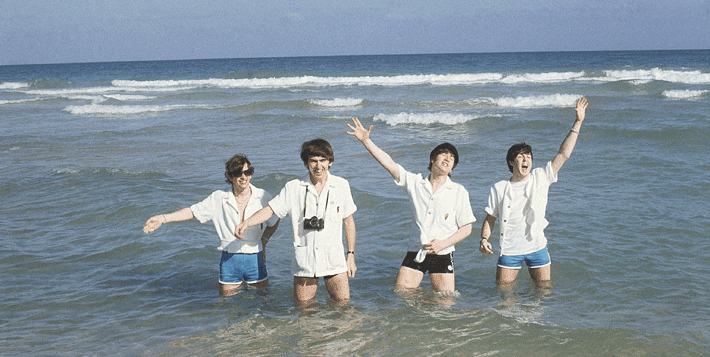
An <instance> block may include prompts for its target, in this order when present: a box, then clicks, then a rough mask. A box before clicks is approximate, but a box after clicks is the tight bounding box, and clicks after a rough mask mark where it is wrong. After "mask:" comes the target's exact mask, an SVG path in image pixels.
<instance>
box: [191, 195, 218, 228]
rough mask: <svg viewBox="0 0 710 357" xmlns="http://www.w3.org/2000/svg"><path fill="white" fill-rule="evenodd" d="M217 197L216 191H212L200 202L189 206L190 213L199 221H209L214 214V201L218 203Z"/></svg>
mask: <svg viewBox="0 0 710 357" xmlns="http://www.w3.org/2000/svg"><path fill="white" fill-rule="evenodd" d="M219 199H220V198H219V197H218V192H216V191H215V192H213V193H212V194H211V195H209V196H208V197H207V198H205V199H204V200H202V201H201V202H198V203H195V204H194V205H192V206H190V210H191V211H192V215H193V216H195V218H197V220H198V221H200V223H205V222H208V221H211V220H212V218H213V216H214V207H215V202H217V203H219Z"/></svg>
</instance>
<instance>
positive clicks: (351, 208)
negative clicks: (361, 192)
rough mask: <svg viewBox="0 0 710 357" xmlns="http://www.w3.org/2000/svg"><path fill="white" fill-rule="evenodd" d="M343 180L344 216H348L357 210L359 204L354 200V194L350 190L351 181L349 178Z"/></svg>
mask: <svg viewBox="0 0 710 357" xmlns="http://www.w3.org/2000/svg"><path fill="white" fill-rule="evenodd" d="M343 181H344V184H343V188H342V190H343V192H342V194H343V218H348V217H350V216H351V215H352V214H353V213H355V211H357V206H356V205H355V201H354V200H353V194H352V192H351V191H350V183H349V182H348V181H347V180H343Z"/></svg>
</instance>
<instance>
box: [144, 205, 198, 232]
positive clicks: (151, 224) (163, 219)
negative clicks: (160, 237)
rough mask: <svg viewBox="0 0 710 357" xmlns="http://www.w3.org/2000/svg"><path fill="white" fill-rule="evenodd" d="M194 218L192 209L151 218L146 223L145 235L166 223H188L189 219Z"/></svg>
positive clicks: (186, 208)
mask: <svg viewBox="0 0 710 357" xmlns="http://www.w3.org/2000/svg"><path fill="white" fill-rule="evenodd" d="M194 217H195V216H193V215H192V210H191V209H190V207H185V208H183V209H181V210H179V211H175V212H173V213H168V214H159V215H157V216H153V217H150V218H149V219H148V221H147V222H145V225H144V226H143V233H150V232H154V231H155V230H156V229H158V228H160V226H162V225H163V224H164V223H168V222H180V221H187V220H188V219H193V218H194Z"/></svg>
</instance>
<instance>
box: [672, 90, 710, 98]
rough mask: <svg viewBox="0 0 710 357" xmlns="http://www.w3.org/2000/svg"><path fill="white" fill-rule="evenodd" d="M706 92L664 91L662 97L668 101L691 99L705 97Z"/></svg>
mask: <svg viewBox="0 0 710 357" xmlns="http://www.w3.org/2000/svg"><path fill="white" fill-rule="evenodd" d="M707 92H710V91H708V90H666V91H663V96H664V97H666V98H670V99H691V98H697V97H701V96H703V95H705V93H707Z"/></svg>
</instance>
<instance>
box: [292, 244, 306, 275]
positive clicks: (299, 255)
mask: <svg viewBox="0 0 710 357" xmlns="http://www.w3.org/2000/svg"><path fill="white" fill-rule="evenodd" d="M293 258H294V261H295V264H296V267H297V268H298V270H299V271H307V270H308V268H309V264H308V247H301V246H295V247H293Z"/></svg>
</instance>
